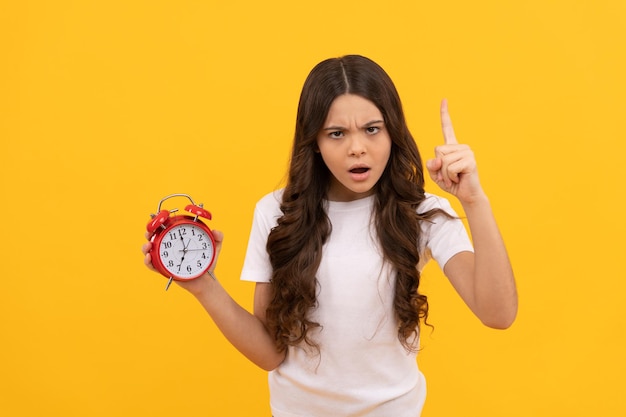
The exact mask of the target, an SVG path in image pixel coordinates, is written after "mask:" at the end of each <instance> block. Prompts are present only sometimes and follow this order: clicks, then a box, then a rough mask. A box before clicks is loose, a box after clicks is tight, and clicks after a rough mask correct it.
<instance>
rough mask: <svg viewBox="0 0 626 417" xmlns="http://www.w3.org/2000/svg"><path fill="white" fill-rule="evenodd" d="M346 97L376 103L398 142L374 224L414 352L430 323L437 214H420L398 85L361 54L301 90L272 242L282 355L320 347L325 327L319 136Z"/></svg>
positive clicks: (413, 153)
mask: <svg viewBox="0 0 626 417" xmlns="http://www.w3.org/2000/svg"><path fill="white" fill-rule="evenodd" d="M343 94H355V95H359V96H361V97H363V98H365V99H367V100H370V101H371V102H373V103H374V104H375V105H376V106H377V107H378V109H379V110H380V112H381V113H382V115H383V118H384V122H385V126H386V129H387V130H388V132H389V136H390V137H391V141H392V145H391V154H390V157H389V161H388V163H387V167H386V168H385V171H384V173H383V175H382V177H381V178H380V180H379V181H378V183H377V184H376V186H375V195H376V197H375V204H374V206H375V208H374V215H375V225H376V230H377V233H378V238H379V240H380V245H381V247H382V250H383V256H384V257H385V260H386V261H387V262H389V263H391V265H393V267H394V270H395V271H396V274H397V275H396V277H395V278H396V279H395V297H394V311H395V315H396V319H397V322H398V338H399V340H400V342H401V343H402V344H403V346H404V347H405V348H406V349H407V350H414V349H416V346H415V340H416V339H417V338H416V337H415V336H416V335H417V334H418V333H419V328H420V321H422V320H423V321H424V322H426V319H427V318H428V301H427V297H426V296H425V295H423V294H420V293H419V292H418V287H419V283H420V273H419V271H418V269H417V265H418V263H419V252H418V242H419V241H420V222H421V221H428V220H429V219H431V218H432V217H433V216H434V215H435V214H437V211H436V210H431V211H429V212H427V213H421V214H420V213H418V212H417V208H418V206H419V204H420V203H421V202H422V201H423V200H424V198H425V195H424V172H423V167H422V162H421V157H420V154H419V151H418V149H417V145H416V144H415V141H414V139H413V136H412V135H411V133H410V132H409V129H408V127H407V125H406V121H405V118H404V112H403V110H402V104H401V102H400V97H399V95H398V92H397V91H396V88H395V86H394V84H393V82H392V81H391V79H390V78H389V76H388V75H387V73H386V72H385V71H384V70H383V69H382V68H381V67H380V66H379V65H378V64H376V63H375V62H373V61H372V60H370V59H368V58H365V57H362V56H359V55H348V56H344V57H341V58H332V59H328V60H325V61H323V62H321V63H319V64H318V65H316V66H315V68H313V70H312V71H311V73H310V74H309V76H308V77H307V79H306V81H305V83H304V86H303V88H302V93H301V96H300V102H299V105H298V113H297V119H296V129H295V137H294V143H293V150H292V155H291V163H290V167H289V173H288V178H287V185H286V186H285V190H284V192H283V197H282V203H281V210H282V213H283V215H282V217H280V218H279V219H278V223H277V225H276V227H274V228H273V229H272V231H271V232H270V235H269V237H268V241H267V251H268V253H269V257H270V262H271V265H272V268H273V273H272V280H271V283H272V300H271V303H270V305H269V307H268V309H267V313H266V315H267V326H268V328H269V330H270V332H271V334H272V335H273V337H274V338H275V340H276V344H277V347H278V349H279V350H281V351H283V350H285V349H286V348H287V347H288V346H295V345H298V344H300V343H302V342H305V343H307V344H308V345H310V346H313V347H318V346H317V344H316V343H315V341H314V340H312V339H311V337H310V335H309V331H310V330H311V329H312V328H315V327H320V324H319V323H316V322H314V321H312V320H310V318H309V312H310V311H311V310H312V309H314V308H315V307H316V306H317V300H316V294H317V289H318V288H317V286H318V282H317V279H316V273H317V269H318V267H319V265H320V261H321V257H322V246H323V245H324V243H325V242H326V240H327V238H328V236H329V235H330V233H331V230H332V225H331V224H330V221H329V219H328V217H327V215H326V212H325V209H324V200H325V197H326V192H327V190H328V187H329V184H330V176H331V174H330V172H329V170H328V168H327V167H326V165H325V164H324V161H323V160H322V157H321V155H320V154H319V152H316V151H317V136H318V133H319V132H320V130H321V129H322V127H323V123H324V122H325V120H326V117H327V115H328V110H329V108H330V105H331V103H332V102H333V100H334V99H335V98H336V97H337V96H340V95H343Z"/></svg>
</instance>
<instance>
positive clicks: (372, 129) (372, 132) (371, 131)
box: [365, 126, 380, 135]
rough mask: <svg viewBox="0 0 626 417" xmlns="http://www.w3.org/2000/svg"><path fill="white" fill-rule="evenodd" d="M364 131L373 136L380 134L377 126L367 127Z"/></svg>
mask: <svg viewBox="0 0 626 417" xmlns="http://www.w3.org/2000/svg"><path fill="white" fill-rule="evenodd" d="M365 131H366V132H367V134H369V135H375V134H376V133H378V132H380V127H378V126H369V127H366V128H365Z"/></svg>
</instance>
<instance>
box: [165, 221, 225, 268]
mask: <svg viewBox="0 0 626 417" xmlns="http://www.w3.org/2000/svg"><path fill="white" fill-rule="evenodd" d="M214 250H215V248H214V247H213V240H211V238H210V237H209V236H208V235H207V232H206V231H205V230H203V229H201V228H200V227H197V226H195V225H193V224H188V223H187V224H179V225H175V226H174V227H172V228H171V229H169V230H167V231H165V235H164V236H163V239H162V240H161V247H160V249H159V257H160V260H161V263H162V264H163V266H164V267H165V269H167V271H168V272H169V273H170V274H172V275H173V276H176V277H180V278H183V279H192V278H197V277H198V276H200V275H201V274H202V273H203V272H204V271H205V270H206V269H207V267H208V266H209V265H210V263H211V261H212V259H213V253H214Z"/></svg>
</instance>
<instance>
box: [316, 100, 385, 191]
mask: <svg viewBox="0 0 626 417" xmlns="http://www.w3.org/2000/svg"><path fill="white" fill-rule="evenodd" d="M317 146H318V148H319V150H320V153H321V154H322V159H323V160H324V163H325V164H326V166H327V167H328V169H329V170H330V172H331V174H332V178H331V184H330V189H329V191H328V199H329V200H332V201H352V200H357V199H359V198H363V197H366V196H368V195H371V194H372V193H373V192H374V185H376V183H377V182H378V180H379V179H380V177H381V176H382V174H383V172H384V170H385V167H386V166H387V161H389V155H390V153H391V138H390V137H389V133H388V132H387V129H386V128H385V122H384V120H383V116H382V114H381V113H380V110H378V108H377V107H376V106H375V105H374V103H372V102H371V101H369V100H367V99H364V98H363V97H361V96H357V95H354V94H344V95H341V96H339V97H337V98H336V99H335V101H333V103H332V105H331V106H330V110H329V111H328V116H327V118H326V121H325V122H324V126H323V127H322V130H321V131H320V132H319V133H318V135H317Z"/></svg>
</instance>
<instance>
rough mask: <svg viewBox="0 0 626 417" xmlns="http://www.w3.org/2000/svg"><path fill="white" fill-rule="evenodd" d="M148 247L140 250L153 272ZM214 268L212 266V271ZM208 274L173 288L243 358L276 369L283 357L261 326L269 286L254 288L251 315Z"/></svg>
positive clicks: (219, 238)
mask: <svg viewBox="0 0 626 417" xmlns="http://www.w3.org/2000/svg"><path fill="white" fill-rule="evenodd" d="M213 236H214V237H215V242H216V249H217V254H218V255H219V251H220V249H221V246H222V241H223V235H222V233H220V232H218V231H215V230H214V231H213ZM150 245H151V244H150V243H149V242H148V243H146V244H145V245H144V246H143V248H142V250H143V253H144V255H145V259H144V263H145V264H146V266H148V268H150V269H154V268H153V267H152V260H151V259H150V254H149V251H150V247H151V246H150ZM214 268H215V265H214V266H213V267H212V269H214ZM211 274H213V271H211ZM211 274H208V273H207V274H204V275H203V276H201V277H199V278H197V279H194V280H192V281H187V282H177V284H178V285H180V286H181V287H183V288H184V289H186V290H187V291H189V292H190V293H191V294H192V295H193V296H194V297H196V299H197V300H198V301H199V302H200V304H201V305H202V307H204V309H205V310H206V312H207V313H209V315H210V316H211V318H212V319H213V321H214V322H215V324H216V325H217V327H218V328H219V329H220V331H221V332H222V333H223V334H224V336H225V337H226V339H228V341H229V342H230V343H231V344H232V345H233V346H234V347H235V348H237V350H239V351H240V352H241V353H242V354H243V355H244V356H246V357H247V358H248V359H250V360H251V361H252V362H253V363H254V364H256V365H257V366H259V367H260V368H263V369H265V370H267V371H270V370H272V369H274V368H276V367H277V366H278V365H280V363H281V362H282V361H283V360H284V358H285V353H284V352H282V353H281V352H278V351H277V350H276V344H275V343H274V340H273V338H272V337H271V335H270V334H269V332H268V331H267V328H266V326H265V310H266V308H267V305H268V304H269V301H270V285H271V284H267V283H258V284H257V285H256V288H255V293H254V314H251V313H250V312H248V311H247V310H246V309H244V308H243V307H241V306H240V305H239V304H237V302H236V301H235V300H234V299H233V298H232V297H231V296H230V295H229V294H228V293H227V292H226V290H225V289H224V287H222V285H221V284H220V283H219V282H218V281H217V280H215V279H213V278H212V276H211Z"/></svg>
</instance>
